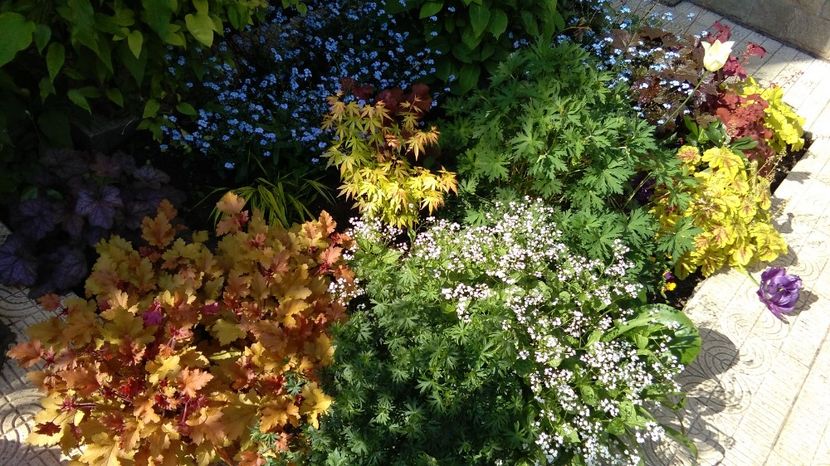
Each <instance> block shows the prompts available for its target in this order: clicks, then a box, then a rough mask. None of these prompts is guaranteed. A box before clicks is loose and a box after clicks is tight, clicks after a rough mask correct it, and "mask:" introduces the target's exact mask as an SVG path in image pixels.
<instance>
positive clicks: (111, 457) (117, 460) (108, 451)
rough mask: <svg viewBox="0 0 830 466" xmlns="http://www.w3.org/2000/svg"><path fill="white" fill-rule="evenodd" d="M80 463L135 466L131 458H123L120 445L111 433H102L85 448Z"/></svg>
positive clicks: (100, 465)
mask: <svg viewBox="0 0 830 466" xmlns="http://www.w3.org/2000/svg"><path fill="white" fill-rule="evenodd" d="M80 461H81V462H82V463H84V464H87V465H89V466H127V465H131V464H133V462H132V460H131V459H130V458H125V457H122V456H121V452H120V449H119V448H118V443H117V442H116V441H115V439H114V437H113V435H112V434H110V433H100V434H97V435H95V436H94V437H93V438H92V442H90V443H88V444H87V445H86V447H85V448H84V453H83V454H82V455H81V457H80Z"/></svg>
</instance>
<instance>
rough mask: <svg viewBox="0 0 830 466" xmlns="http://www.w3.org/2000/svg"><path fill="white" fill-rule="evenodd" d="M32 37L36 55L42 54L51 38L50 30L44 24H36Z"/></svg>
mask: <svg viewBox="0 0 830 466" xmlns="http://www.w3.org/2000/svg"><path fill="white" fill-rule="evenodd" d="M33 37H34V39H35V46H36V47H37V53H43V49H44V48H45V47H46V44H48V43H49V39H51V38H52V30H51V29H49V26H47V25H45V24H38V25H37V27H36V28H35V32H34V35H33Z"/></svg>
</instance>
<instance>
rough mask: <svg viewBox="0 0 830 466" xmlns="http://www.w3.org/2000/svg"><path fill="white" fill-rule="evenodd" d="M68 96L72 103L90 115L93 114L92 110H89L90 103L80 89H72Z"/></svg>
mask: <svg viewBox="0 0 830 466" xmlns="http://www.w3.org/2000/svg"><path fill="white" fill-rule="evenodd" d="M66 96H67V97H69V100H71V101H72V103H74V104H75V105H77V106H78V107H81V108H82V109H84V110H86V111H87V112H89V113H92V109H91V108H89V102H88V101H87V100H86V97H84V95H83V94H81V91H80V90H78V89H70V90H69V92H67V93H66Z"/></svg>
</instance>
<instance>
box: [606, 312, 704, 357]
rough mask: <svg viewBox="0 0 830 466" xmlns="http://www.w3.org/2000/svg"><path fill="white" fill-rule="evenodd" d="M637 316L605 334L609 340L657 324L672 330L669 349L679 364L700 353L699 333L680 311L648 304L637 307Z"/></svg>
mask: <svg viewBox="0 0 830 466" xmlns="http://www.w3.org/2000/svg"><path fill="white" fill-rule="evenodd" d="M638 311H639V312H638V314H637V316H636V317H635V318H634V319H632V320H629V321H627V322H625V323H623V324H622V325H620V326H619V327H617V328H615V329H613V330H611V331H610V332H609V333H607V334H605V336H604V337H603V340H605V341H609V340H612V339H614V338H617V337H618V336H620V335H623V334H625V333H626V332H629V331H631V330H634V329H637V328H640V327H648V326H650V325H652V324H659V325H661V326H663V327H666V328H670V329H671V328H673V327H674V328H676V329H675V330H672V339H671V342H670V343H669V349H670V350H671V351H672V352H673V353H675V355H676V356H677V357H678V359H679V360H680V363H681V364H689V363H691V362H692V361H694V360H695V358H696V357H697V355H698V353H700V346H701V340H700V333H699V332H698V330H697V327H696V326H695V324H694V323H693V322H692V321H691V320H690V319H689V318H688V317H687V316H686V314H684V313H683V312H682V311H678V310H677V309H675V308H673V307H671V306H667V305H665V304H649V305H646V306H642V307H640V308H639V309H638Z"/></svg>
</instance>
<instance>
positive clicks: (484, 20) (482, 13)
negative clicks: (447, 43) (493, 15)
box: [470, 5, 490, 36]
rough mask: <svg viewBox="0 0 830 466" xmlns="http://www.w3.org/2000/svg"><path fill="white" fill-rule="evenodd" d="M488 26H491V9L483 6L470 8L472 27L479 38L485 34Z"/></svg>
mask: <svg viewBox="0 0 830 466" xmlns="http://www.w3.org/2000/svg"><path fill="white" fill-rule="evenodd" d="M488 24H490V9H489V8H487V7H486V6H482V5H472V6H470V25H472V27H473V32H475V34H476V35H477V36H480V35H481V34H482V33H484V31H485V30H486V29H487V25H488Z"/></svg>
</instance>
